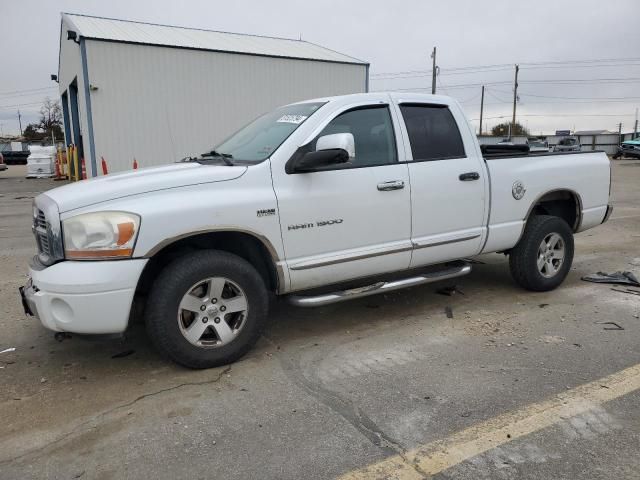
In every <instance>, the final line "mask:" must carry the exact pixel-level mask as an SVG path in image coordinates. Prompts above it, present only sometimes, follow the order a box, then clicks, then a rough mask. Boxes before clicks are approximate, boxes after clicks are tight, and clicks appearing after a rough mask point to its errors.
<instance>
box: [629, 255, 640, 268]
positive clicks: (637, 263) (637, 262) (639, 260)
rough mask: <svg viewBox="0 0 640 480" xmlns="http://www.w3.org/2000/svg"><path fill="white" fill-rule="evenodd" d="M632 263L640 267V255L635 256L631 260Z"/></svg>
mask: <svg viewBox="0 0 640 480" xmlns="http://www.w3.org/2000/svg"><path fill="white" fill-rule="evenodd" d="M629 264H630V265H635V266H636V267H640V257H637V258H634V259H632V260H631V261H630V262H629Z"/></svg>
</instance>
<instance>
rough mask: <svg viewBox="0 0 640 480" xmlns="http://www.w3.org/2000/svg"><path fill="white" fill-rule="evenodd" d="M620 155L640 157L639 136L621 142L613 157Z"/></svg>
mask: <svg viewBox="0 0 640 480" xmlns="http://www.w3.org/2000/svg"><path fill="white" fill-rule="evenodd" d="M620 157H631V158H640V138H636V139H635V140H627V141H626V142H622V143H621V144H620V146H618V151H617V152H616V153H615V155H614V156H613V158H620Z"/></svg>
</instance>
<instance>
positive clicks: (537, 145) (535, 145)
mask: <svg viewBox="0 0 640 480" xmlns="http://www.w3.org/2000/svg"><path fill="white" fill-rule="evenodd" d="M529 146H531V147H546V145H545V144H544V143H543V142H537V141H536V142H529Z"/></svg>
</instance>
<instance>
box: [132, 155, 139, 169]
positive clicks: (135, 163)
mask: <svg viewBox="0 0 640 480" xmlns="http://www.w3.org/2000/svg"><path fill="white" fill-rule="evenodd" d="M133 169H134V170H137V169H138V161H137V160H136V157H133Z"/></svg>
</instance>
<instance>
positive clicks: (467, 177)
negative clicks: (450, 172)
mask: <svg viewBox="0 0 640 480" xmlns="http://www.w3.org/2000/svg"><path fill="white" fill-rule="evenodd" d="M458 178H459V179H460V181H461V182H470V181H472V180H478V179H479V178H480V174H479V173H478V172H467V173H461V174H460V176H459V177H458Z"/></svg>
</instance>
